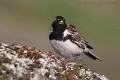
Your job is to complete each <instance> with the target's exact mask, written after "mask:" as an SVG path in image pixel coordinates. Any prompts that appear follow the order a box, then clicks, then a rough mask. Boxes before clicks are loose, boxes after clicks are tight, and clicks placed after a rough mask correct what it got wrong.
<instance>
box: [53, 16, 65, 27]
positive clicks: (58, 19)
mask: <svg viewBox="0 0 120 80" xmlns="http://www.w3.org/2000/svg"><path fill="white" fill-rule="evenodd" d="M55 23H56V24H59V25H64V24H66V23H65V19H64V17H62V16H56V17H55Z"/></svg>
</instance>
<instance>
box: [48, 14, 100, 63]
mask: <svg viewBox="0 0 120 80" xmlns="http://www.w3.org/2000/svg"><path fill="white" fill-rule="evenodd" d="M49 40H50V43H51V45H52V47H53V49H54V50H55V51H56V53H57V54H59V55H60V56H62V57H65V58H68V59H70V60H73V59H75V58H77V57H78V56H80V55H81V54H85V55H87V56H88V57H89V58H91V59H93V60H96V59H98V60H100V61H102V60H101V59H100V58H99V57H97V56H96V55H95V54H93V53H92V52H91V51H90V49H93V47H92V46H90V45H89V44H88V42H87V41H86V40H85V39H84V37H83V36H82V35H81V34H79V33H78V32H77V31H76V29H75V27H74V26H73V25H68V24H66V22H65V19H64V17H62V16H57V17H56V18H55V20H54V21H53V23H52V26H51V32H50V34H49Z"/></svg>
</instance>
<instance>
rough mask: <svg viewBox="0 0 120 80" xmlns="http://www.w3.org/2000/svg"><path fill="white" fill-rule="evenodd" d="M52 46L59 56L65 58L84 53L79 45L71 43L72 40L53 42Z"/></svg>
mask: <svg viewBox="0 0 120 80" xmlns="http://www.w3.org/2000/svg"><path fill="white" fill-rule="evenodd" d="M51 45H52V47H53V48H54V50H55V51H56V52H57V53H58V54H59V55H61V56H65V57H70V56H73V55H77V54H80V53H82V52H83V49H81V48H80V47H79V46H78V45H76V44H75V43H73V42H71V41H70V40H66V41H58V40H51Z"/></svg>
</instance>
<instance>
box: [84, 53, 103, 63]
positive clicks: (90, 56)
mask: <svg viewBox="0 0 120 80" xmlns="http://www.w3.org/2000/svg"><path fill="white" fill-rule="evenodd" d="M84 53H85V54H86V55H87V56H88V57H89V58H91V59H93V60H96V59H98V60H100V61H102V60H101V59H100V58H99V57H97V56H96V55H94V54H93V53H92V52H90V51H88V52H84Z"/></svg>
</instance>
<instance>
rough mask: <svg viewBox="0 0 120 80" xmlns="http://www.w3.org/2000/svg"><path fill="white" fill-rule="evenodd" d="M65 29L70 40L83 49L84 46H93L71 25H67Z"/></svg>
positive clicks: (90, 47)
mask: <svg viewBox="0 0 120 80" xmlns="http://www.w3.org/2000/svg"><path fill="white" fill-rule="evenodd" d="M67 30H68V31H69V32H70V33H71V41H72V42H74V43H76V44H77V45H78V46H79V47H82V48H83V49H84V48H85V47H87V48H89V49H93V47H92V46H90V45H89V44H88V42H87V41H85V39H84V37H83V36H82V35H81V34H79V33H78V32H77V30H76V29H75V27H74V26H73V25H67Z"/></svg>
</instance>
